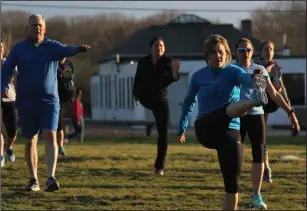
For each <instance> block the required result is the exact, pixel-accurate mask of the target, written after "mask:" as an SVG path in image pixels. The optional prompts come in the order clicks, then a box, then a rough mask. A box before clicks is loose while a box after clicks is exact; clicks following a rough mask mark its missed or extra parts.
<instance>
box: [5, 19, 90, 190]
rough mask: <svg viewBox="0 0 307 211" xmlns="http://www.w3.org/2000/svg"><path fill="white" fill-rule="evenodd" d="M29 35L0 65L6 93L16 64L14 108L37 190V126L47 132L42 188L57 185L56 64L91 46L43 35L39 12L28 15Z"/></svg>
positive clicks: (32, 182) (43, 28)
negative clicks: (63, 41) (24, 139)
mask: <svg viewBox="0 0 307 211" xmlns="http://www.w3.org/2000/svg"><path fill="white" fill-rule="evenodd" d="M27 28H28V31H29V37H27V38H26V39H25V40H23V41H21V42H19V43H17V44H16V45H14V46H13V48H12V50H11V52H10V54H9V55H8V57H7V60H6V63H5V64H4V65H3V67H2V75H1V80H2V83H1V85H2V86H1V91H2V96H3V97H5V96H6V95H7V90H8V79H9V77H10V76H11V75H12V73H13V70H14V69H15V67H16V66H17V69H18V76H17V93H16V95H17V96H16V108H17V110H18V114H19V120H20V127H21V133H22V135H23V136H24V137H25V138H27V139H28V141H27V143H26V148H25V157H26V161H27V165H28V170H29V174H30V177H31V178H30V183H29V185H28V187H27V190H28V191H38V190H40V187H39V182H38V176H37V165H38V164H37V163H38V156H37V137H38V133H39V130H40V129H43V132H44V135H45V136H46V138H45V139H46V147H45V148H46V150H45V156H46V164H47V172H48V179H47V182H46V187H45V189H44V190H45V191H52V192H53V191H56V190H59V189H60V186H59V183H58V182H57V181H56V179H55V169H56V164H57V157H58V146H57V140H56V131H57V127H58V119H59V109H60V105H59V95H58V83H57V68H58V62H59V60H60V59H61V58H64V57H70V56H74V55H76V54H78V53H80V52H86V51H87V49H89V48H90V46H87V45H82V46H65V45H63V44H61V43H60V42H58V41H55V40H50V39H47V38H46V37H45V32H46V22H45V19H44V17H43V16H42V15H31V16H30V17H29V19H28V26H27Z"/></svg>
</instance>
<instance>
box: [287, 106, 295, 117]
mask: <svg viewBox="0 0 307 211" xmlns="http://www.w3.org/2000/svg"><path fill="white" fill-rule="evenodd" d="M292 113H294V110H293V109H292V108H291V110H290V111H289V112H288V116H290V115H291V114H292Z"/></svg>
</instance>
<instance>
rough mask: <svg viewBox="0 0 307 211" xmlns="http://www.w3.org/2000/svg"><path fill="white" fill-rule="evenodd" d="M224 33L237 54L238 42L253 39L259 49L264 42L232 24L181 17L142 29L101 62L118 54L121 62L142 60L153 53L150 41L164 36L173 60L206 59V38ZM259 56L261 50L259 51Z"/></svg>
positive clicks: (167, 49) (105, 56)
mask: <svg viewBox="0 0 307 211" xmlns="http://www.w3.org/2000/svg"><path fill="white" fill-rule="evenodd" d="M212 34H220V35H221V36H223V37H225V38H226V39H227V41H228V43H229V46H230V48H231V52H232V53H233V54H234V53H235V51H234V48H235V43H236V42H237V41H238V40H239V39H240V38H242V37H246V38H248V39H250V40H251V41H252V43H253V45H254V47H255V49H259V47H260V44H261V41H260V40H257V39H255V38H252V37H250V35H249V34H248V33H245V32H242V31H240V30H239V29H237V28H235V27H234V26H233V25H232V24H211V23H210V22H209V21H207V20H205V19H202V18H200V17H198V16H196V15H181V16H178V17H177V18H175V19H174V20H171V21H170V22H168V23H167V24H165V25H154V26H150V27H148V28H145V29H141V30H139V31H137V32H135V33H134V34H132V36H130V38H128V39H127V40H125V41H124V42H122V43H121V44H120V45H119V46H117V47H116V48H114V49H113V50H112V51H110V52H108V53H107V54H105V55H104V56H103V58H102V60H101V63H103V62H105V61H109V60H112V59H114V58H115V55H116V54H117V53H118V54H119V55H120V58H121V60H122V59H125V58H127V59H128V58H129V59H138V58H141V57H143V56H144V55H146V54H148V53H149V42H150V40H151V39H152V38H153V37H155V36H161V37H163V39H164V41H165V45H166V54H167V55H169V56H173V57H179V58H181V59H182V57H189V58H191V59H192V58H194V59H197V58H203V46H204V41H205V39H206V37H208V36H210V35H212ZM256 54H257V51H256Z"/></svg>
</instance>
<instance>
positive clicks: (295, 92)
mask: <svg viewBox="0 0 307 211" xmlns="http://www.w3.org/2000/svg"><path fill="white" fill-rule="evenodd" d="M282 77H283V81H284V85H285V87H286V89H287V94H288V97H289V99H290V101H291V105H294V106H305V98H306V97H305V94H306V93H305V74H304V73H290V74H289V73H284V74H283V75H282Z"/></svg>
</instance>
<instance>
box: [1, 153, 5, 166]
mask: <svg viewBox="0 0 307 211" xmlns="http://www.w3.org/2000/svg"><path fill="white" fill-rule="evenodd" d="M4 166H5V158H4V156H1V168H2V167H4Z"/></svg>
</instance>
